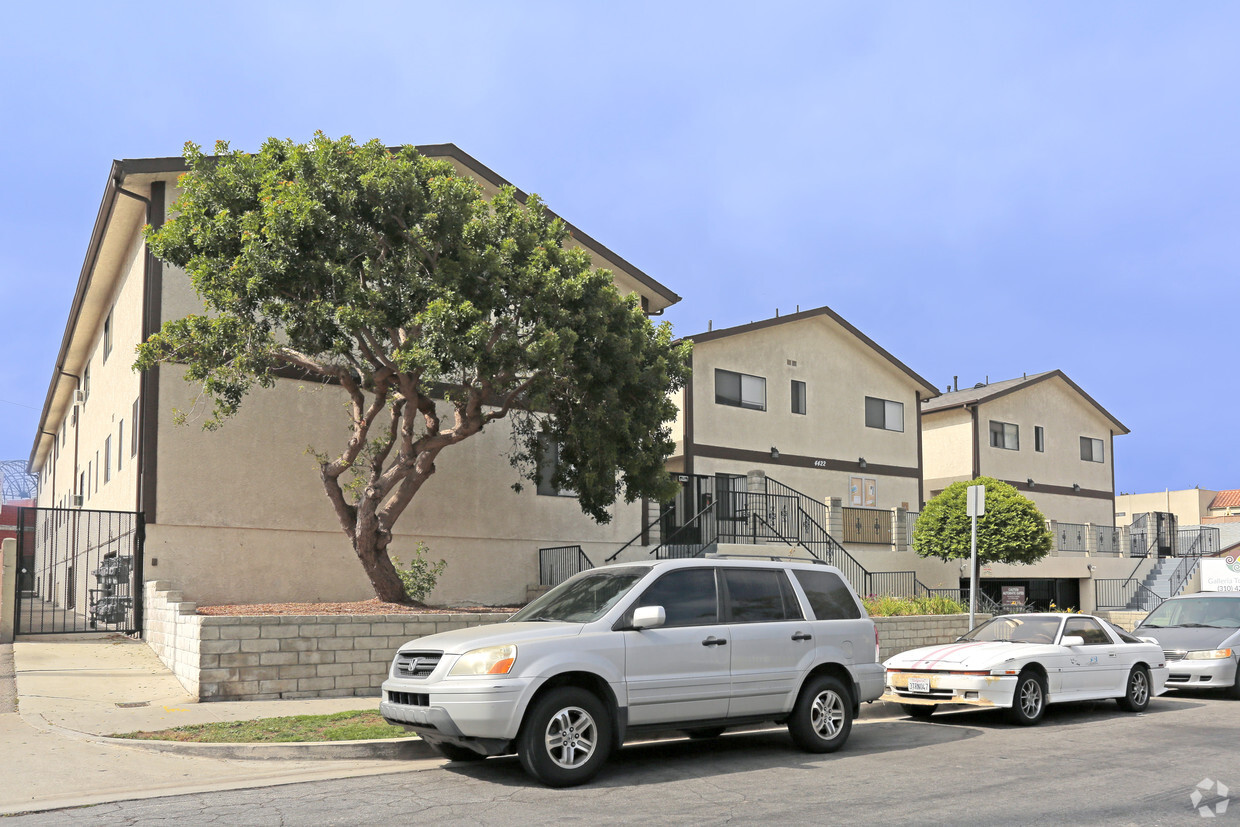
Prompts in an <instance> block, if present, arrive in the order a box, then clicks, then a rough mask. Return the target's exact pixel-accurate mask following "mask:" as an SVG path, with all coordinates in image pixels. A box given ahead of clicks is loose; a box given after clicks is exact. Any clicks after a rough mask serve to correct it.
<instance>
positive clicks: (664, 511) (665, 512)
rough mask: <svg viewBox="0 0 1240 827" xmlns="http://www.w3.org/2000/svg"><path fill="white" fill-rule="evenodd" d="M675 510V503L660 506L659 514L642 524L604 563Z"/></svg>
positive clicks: (615, 556)
mask: <svg viewBox="0 0 1240 827" xmlns="http://www.w3.org/2000/svg"><path fill="white" fill-rule="evenodd" d="M675 510H676V503H672V504H671V505H669V506H668V507H667V508H666V509H662V508H661V509H660V511H659V516H657V517H655V518H654V519H653V520H651V521H650V522H649V523H648V524H646V525H645V526H643V527H642V530H641V531H639V532H637V534H635V535H634V536H633V539H632V540H629V541H628V542H627V543H625V544H624V545H622V546H620V548H619V549H617V550H616V553H615V554H613V555H611V556H610V557H608V558H606V559H605V560H603V562H604V563H610V562H611V561H612V560H615V559H616V558H617V557H619V556H620V552H622V551H624V550H625V549H626V548H628V547H629V546H631V545H633V544H634V543H636V542H637V541H638V540H639V539H641V537H642V535H644V534H645V533H646V532H648V531H650V529H652V528H654V527H655V526H656V525H658V524H659V521H660V520H662V519H663V518H664V517H666V516H667V515H668V514H671V513H672V512H673V511H675ZM660 545H662V542H660Z"/></svg>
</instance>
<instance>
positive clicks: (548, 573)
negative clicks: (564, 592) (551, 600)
mask: <svg viewBox="0 0 1240 827" xmlns="http://www.w3.org/2000/svg"><path fill="white" fill-rule="evenodd" d="M592 568H594V564H593V563H591V562H590V558H589V557H587V556H586V553H585V551H583V550H582V548H581V546H553V547H551V548H540V549H539V550H538V583H539V585H542V586H558V585H560V584H561V583H563V582H564V581H565V580H567V579H568V578H570V577H572V576H573V575H576V574H581V572H583V571H588V570H589V569H592Z"/></svg>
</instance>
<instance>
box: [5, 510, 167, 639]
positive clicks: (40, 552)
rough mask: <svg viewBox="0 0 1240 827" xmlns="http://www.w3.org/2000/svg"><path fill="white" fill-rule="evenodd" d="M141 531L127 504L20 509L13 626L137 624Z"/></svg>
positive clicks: (47, 628)
mask: <svg viewBox="0 0 1240 827" xmlns="http://www.w3.org/2000/svg"><path fill="white" fill-rule="evenodd" d="M145 535H146V526H145V523H144V522H143V519H142V515H141V514H139V513H134V512H130V511H88V510H85V509H76V508H74V509H68V508H23V509H21V510H20V511H19V512H18V534H17V555H18V570H19V574H20V578H19V582H18V590H17V591H18V595H17V605H16V624H15V631H16V633H17V634H19V635H38V634H64V633H69V632H124V633H126V634H130V633H133V632H137V631H139V630H141V628H142V547H143V541H144V539H145Z"/></svg>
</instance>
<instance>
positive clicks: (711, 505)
mask: <svg viewBox="0 0 1240 827" xmlns="http://www.w3.org/2000/svg"><path fill="white" fill-rule="evenodd" d="M714 507H715V503H714V501H711V502H709V503H707V504H706V506H705V507H703V508H702V510H701V511H699V512H698V513H696V514H694V515H693V516H692V517H690V518H689V521H688V522H687V523H685V524H683V525H681V526H679V527H678V528H677V529H676V531H673V532H672V533H671V535H670V536H669V537H667V538H662V539H660V541H659V544H658V545H657V546H655V547H654V548H652V549H650V551H649V552H648V553H649V554H654V553H655V552H657V551H658V550H659V549H661V548H663V547H664V546H666V545H675V544H674V543H669V542H667V541H668V540H669V539H671V537H675V536H676V534H677V533H678V532H680V531H683V530H684V529H686V528H688V527H689V526H691V525H693V523H694V522H696V521H697V519H698V518H699V517H701V516H702V515H703V514H705V513H706V512H707V511H710V510H711V509H712V508H714ZM717 539H718V538H717V537H716V538H714V539H711V540H710V541H708V542H705V543H702V548H706V547H707V546H709V545H710V544H711V543H713V542H715V541H716V540H717ZM617 553H618V552H617Z"/></svg>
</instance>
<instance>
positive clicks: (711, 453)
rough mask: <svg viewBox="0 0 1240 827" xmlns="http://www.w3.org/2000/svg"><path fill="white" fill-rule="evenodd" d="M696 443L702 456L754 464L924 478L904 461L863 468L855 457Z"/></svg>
mask: <svg viewBox="0 0 1240 827" xmlns="http://www.w3.org/2000/svg"><path fill="white" fill-rule="evenodd" d="M693 447H694V451H695V453H696V454H697V456H699V457H707V458H710V459H726V460H731V461H733V462H746V463H750V464H753V465H788V466H792V467H794V468H813V469H815V470H818V471H843V472H847V473H851V474H853V475H855V476H876V477H905V478H907V479H920V478H921V470H920V469H918V468H910V467H908V466H905V465H878V464H876V463H873V462H869V463H866V467H865V470H864V471H863V470H861V468H860V466H859V463H858V462H857V460H855V459H827V458H825V457H809V456H802V455H800V454H785V453H782V452H781V453H780V455H779V458H778V459H774V458H772V457H771V455H770V453H769V452H768V451H751V450H748V449H745V448H732V447H730V446H727V445H704V444H702V443H698V444H697V445H695V446H693Z"/></svg>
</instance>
